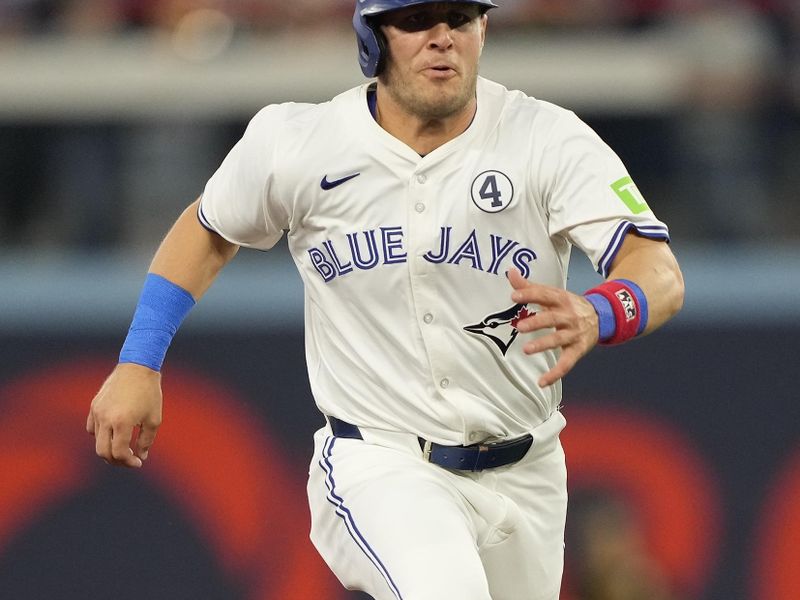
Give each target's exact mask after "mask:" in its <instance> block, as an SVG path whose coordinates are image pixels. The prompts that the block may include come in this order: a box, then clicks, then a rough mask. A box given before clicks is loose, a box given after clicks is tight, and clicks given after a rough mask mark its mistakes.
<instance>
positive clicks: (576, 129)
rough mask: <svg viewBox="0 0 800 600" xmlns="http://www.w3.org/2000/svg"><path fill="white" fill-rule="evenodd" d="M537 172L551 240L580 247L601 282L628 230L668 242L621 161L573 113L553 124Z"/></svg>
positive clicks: (659, 222) (666, 232) (665, 229)
mask: <svg viewBox="0 0 800 600" xmlns="http://www.w3.org/2000/svg"><path fill="white" fill-rule="evenodd" d="M542 170H543V173H542V175H543V177H542V179H541V181H544V182H545V186H546V189H545V190H544V192H543V197H544V198H545V201H546V204H547V213H548V215H549V225H548V227H549V233H550V235H551V236H557V235H560V236H563V237H565V238H566V239H568V240H569V241H570V242H571V243H573V244H574V245H575V246H577V247H578V248H580V249H581V250H582V251H583V252H584V253H585V254H586V256H588V257H589V260H591V262H592V264H593V265H594V267H595V269H596V270H597V271H598V272H599V273H600V274H601V275H602V276H603V277H606V276H607V275H608V271H609V269H610V267H611V263H612V262H613V260H614V257H615V256H616V254H617V252H618V250H619V248H620V246H621V244H622V241H623V239H624V238H625V234H626V233H628V232H629V231H634V232H636V233H638V234H639V235H641V236H644V237H648V238H651V239H656V240H664V241H668V240H669V230H668V229H667V226H666V225H665V224H664V223H662V222H661V221H659V220H658V219H657V218H656V216H655V214H653V211H652V210H651V209H650V207H649V206H648V205H647V202H646V201H645V199H644V197H643V196H642V194H641V193H640V192H639V190H638V188H637V187H636V184H635V183H634V182H633V179H631V177H630V175H629V174H628V172H627V170H626V169H625V165H623V163H622V161H621V160H620V158H619V157H618V156H617V155H616V153H615V152H614V151H613V150H612V149H611V148H610V147H609V146H608V145H607V144H606V143H605V142H603V140H602V139H600V137H599V136H598V135H597V134H596V133H595V132H594V131H593V130H592V129H591V128H590V127H589V126H588V125H586V124H585V123H583V122H582V121H581V120H580V119H578V117H577V116H575V115H574V114H573V113H571V112H568V111H565V113H564V114H563V115H562V116H561V117H560V118H559V119H558V121H557V122H556V124H555V125H554V128H553V131H552V132H551V137H550V141H549V143H548V147H547V149H546V152H545V154H544V157H543V164H542Z"/></svg>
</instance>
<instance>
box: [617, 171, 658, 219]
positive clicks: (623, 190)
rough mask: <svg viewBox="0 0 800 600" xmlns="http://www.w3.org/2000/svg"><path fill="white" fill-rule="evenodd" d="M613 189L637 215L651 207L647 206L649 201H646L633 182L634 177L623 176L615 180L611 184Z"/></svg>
mask: <svg viewBox="0 0 800 600" xmlns="http://www.w3.org/2000/svg"><path fill="white" fill-rule="evenodd" d="M611 189H612V190H614V193H615V194H616V195H617V196H618V197H619V199H620V200H622V201H623V202H624V203H625V206H627V207H628V208H629V209H630V210H631V212H632V213H633V214H635V215H638V214H639V213H643V212H644V211H646V210H648V209H649V208H650V207H649V206H647V202H645V199H644V196H642V193H641V192H640V191H639V188H637V187H636V184H635V183H633V179H631V178H630V177H623V178H622V179H619V180H618V181H615V182H614V183H612V184H611Z"/></svg>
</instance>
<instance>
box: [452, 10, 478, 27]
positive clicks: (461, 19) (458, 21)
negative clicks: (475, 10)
mask: <svg viewBox="0 0 800 600" xmlns="http://www.w3.org/2000/svg"><path fill="white" fill-rule="evenodd" d="M476 17H477V15H472V14H468V13H464V12H457V11H452V12H449V13H448V14H447V25H448V26H449V27H450V29H458V28H459V27H463V26H464V25H468V24H469V23H471V22H472V20H473V19H475V18H476Z"/></svg>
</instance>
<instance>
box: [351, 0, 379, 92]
mask: <svg viewBox="0 0 800 600" xmlns="http://www.w3.org/2000/svg"><path fill="white" fill-rule="evenodd" d="M353 29H355V30H356V38H357V41H358V63H359V65H360V66H361V71H362V72H363V73H364V76H365V77H377V76H378V75H380V74H381V72H382V71H383V68H384V66H385V64H386V39H385V38H384V36H383V33H382V32H381V31H380V28H379V27H378V26H377V25H375V26H374V27H373V26H372V25H371V24H370V23H368V22H367V19H366V18H365V17H362V16H361V13H360V12H359V10H358V7H356V12H355V14H354V15H353Z"/></svg>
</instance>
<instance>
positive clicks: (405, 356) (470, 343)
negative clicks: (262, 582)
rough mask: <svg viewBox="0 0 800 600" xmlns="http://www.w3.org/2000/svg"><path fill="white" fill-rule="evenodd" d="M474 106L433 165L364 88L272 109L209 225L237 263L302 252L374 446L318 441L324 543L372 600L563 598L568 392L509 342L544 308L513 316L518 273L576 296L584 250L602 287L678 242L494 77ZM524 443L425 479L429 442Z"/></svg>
mask: <svg viewBox="0 0 800 600" xmlns="http://www.w3.org/2000/svg"><path fill="white" fill-rule="evenodd" d="M477 93H478V108H477V113H476V115H475V118H474V120H473V122H472V123H471V125H470V127H469V128H468V129H467V131H465V132H464V133H463V134H462V135H460V136H458V137H457V138H455V139H453V140H451V141H450V142H448V143H447V144H445V145H443V146H441V147H440V148H438V149H436V150H435V151H433V152H431V153H430V154H428V155H427V156H425V157H420V156H419V155H418V154H416V153H415V152H414V151H413V150H412V149H411V148H409V147H408V146H406V145H405V144H403V143H402V142H400V141H399V140H397V139H396V138H394V137H392V136H391V135H389V134H388V133H387V132H386V131H384V130H383V129H382V128H381V127H380V126H379V125H378V124H377V123H376V122H375V120H374V119H373V117H372V115H371V114H370V112H369V109H368V104H367V94H368V84H367V85H364V86H361V87H358V88H355V89H352V90H350V91H347V92H345V93H343V94H341V95H340V96H337V97H336V98H334V99H333V100H332V101H330V102H327V103H324V104H319V105H309V104H283V105H276V106H269V107H267V108H265V109H264V110H262V111H261V112H260V113H259V114H258V115H256V117H255V118H254V119H253V120H252V121H251V123H250V125H249V127H248V128H247V131H246V133H245V135H244V136H243V138H242V139H241V140H240V141H239V143H238V144H237V145H236V146H235V147H234V148H233V150H232V151H231V153H230V154H229V155H228V157H227V158H226V159H225V161H224V162H223V164H222V165H221V167H220V168H219V170H218V171H217V172H216V173H215V174H214V176H213V177H212V178H211V179H210V180H209V182H208V184H207V185H206V188H205V191H204V194H203V198H202V201H201V204H200V211H199V216H200V220H201V222H202V223H203V224H204V225H205V226H206V227H208V228H209V229H211V230H213V231H216V232H217V233H219V234H220V235H222V236H223V237H224V238H226V239H228V240H229V241H231V242H234V243H237V244H240V245H242V246H247V247H253V248H258V249H262V250H265V249H269V248H271V247H272V246H273V245H274V244H275V243H276V242H277V241H278V240H279V239H280V238H281V236H282V235H283V233H284V231H286V232H288V243H289V249H290V251H291V254H292V256H293V258H294V261H295V263H296V265H297V268H298V270H299V272H300V275H301V277H302V279H303V282H304V286H305V322H306V333H305V335H306V358H307V363H308V373H309V379H310V383H311V389H312V392H313V395H314V398H315V401H316V403H317V406H318V407H319V409H320V411H322V413H324V414H326V415H332V416H335V417H337V418H339V419H342V420H344V421H347V422H350V423H353V424H355V425H357V426H359V427H360V428H361V431H362V433H363V435H364V438H365V439H364V440H363V441H361V440H350V439H342V438H332V437H331V436H330V430H329V428H327V427H326V428H323V429H322V430H320V431H319V432H318V433H317V435H316V438H315V455H314V459H313V461H312V464H311V471H310V478H309V489H308V491H309V500H310V504H311V512H312V539H313V540H314V543H315V544H316V546H317V548H318V550H319V551H320V553H321V554H322V556H323V557H324V558H325V559H326V561H327V562H328V564H329V565H330V566H331V568H332V570H333V571H334V572H335V573H336V575H337V576H338V577H339V578H340V580H341V581H342V582H343V583H344V584H345V585H346V586H347V587H350V588H352V589H361V590H364V591H367V592H369V593H371V594H372V595H373V596H375V597H376V598H403V599H405V600H410V599H414V600H419V599H423V598H456V597H457V598H461V599H475V600H479V599H480V600H483V599H485V598H489V597H491V598H494V599H495V600H497V599H501V598H508V599H518V598H523V597H524V598H528V599H534V600H555V599H556V598H557V597H558V587H559V584H560V578H561V565H562V562H563V538H564V521H565V515H566V500H567V492H566V473H565V467H564V459H563V452H562V451H561V446H560V444H559V442H558V433H559V432H560V430H561V428H562V427H563V425H564V419H563V417H562V416H561V413H560V412H559V411H558V407H559V404H560V401H561V385H560V383H557V384H555V385H552V386H550V387H548V388H546V389H542V388H540V387H539V386H538V385H537V383H536V382H537V380H538V379H539V377H540V376H541V375H542V373H544V372H545V371H547V370H549V369H550V368H551V367H552V366H553V364H555V362H556V360H557V354H556V352H542V353H540V354H537V355H534V356H526V355H525V354H524V353H523V352H522V349H521V348H522V345H523V344H522V343H521V342H519V341H518V340H517V337H518V332H517V330H516V321H517V319H519V318H522V317H524V316H525V314H526V313H529V312H533V311H535V310H536V308H537V307H536V306H522V305H515V304H514V303H513V302H512V301H511V299H510V295H511V292H512V289H511V286H510V285H509V283H508V281H507V280H506V278H505V272H506V271H507V270H508V269H509V268H511V267H516V268H518V269H519V270H520V271H521V272H522V274H523V276H525V277H527V278H529V279H530V280H531V281H535V282H538V283H543V284H547V285H551V286H557V287H564V286H565V284H566V279H567V266H568V263H569V255H570V250H571V247H572V245H576V246H578V247H579V248H580V249H581V250H582V251H583V252H584V253H585V254H586V255H587V256H588V257H589V259H590V260H591V261H592V262H593V264H594V265H595V267H596V268H597V269H598V271H600V273H602V274H603V275H605V274H606V273H607V271H608V269H609V266H610V264H611V262H612V261H613V258H614V256H615V254H616V252H617V250H618V249H619V246H620V244H621V243H622V239H623V238H624V235H625V233H626V232H627V231H629V230H631V229H634V230H636V231H637V232H638V233H639V234H641V235H644V236H647V237H652V238H655V239H668V231H667V228H666V226H665V225H664V224H663V223H662V222H660V221H659V220H657V219H656V217H655V216H654V215H653V213H652V211H651V210H650V209H649V208H648V206H647V204H646V203H645V202H644V200H643V199H642V197H641V195H640V194H639V193H638V191H637V190H636V187H635V185H634V184H633V182H632V180H631V179H630V177H629V175H628V173H627V171H626V170H625V167H624V165H623V164H622V162H621V161H620V160H619V158H618V157H617V156H616V155H615V154H614V152H613V151H612V150H611V149H610V148H609V147H608V146H607V145H606V144H605V143H603V142H602V141H601V140H600V138H599V137H598V136H597V135H596V134H595V133H594V132H593V131H592V130H591V129H590V128H589V127H587V126H586V125H585V124H583V123H582V122H581V121H580V120H579V119H578V118H577V117H576V116H575V115H574V114H572V113H571V112H569V111H566V110H564V109H561V108H559V107H556V106H554V105H552V104H549V103H547V102H543V101H539V100H536V99H534V98H530V97H527V96H526V95H524V94H523V93H521V92H510V91H508V90H506V89H505V88H504V87H502V86H500V85H498V84H496V83H493V82H490V81H488V80H485V79H482V78H481V79H479V80H478V90H477ZM526 335H530V334H526ZM522 337H525V336H522ZM531 432H532V433H533V435H534V444H533V447H532V449H531V450H530V451H529V452H528V454H527V455H526V457H525V458H524V459H523V460H522V461H520V462H518V463H516V464H514V465H510V466H506V467H500V468H496V469H490V470H487V471H484V472H481V473H477V474H473V473H464V472H456V471H449V470H446V469H442V468H440V467H438V466H435V465H431V464H429V463H426V462H424V460H423V459H422V452H421V450H420V447H419V444H418V442H417V436H420V437H423V438H425V439H428V440H431V441H433V442H437V443H440V444H448V445H462V444H463V445H469V444H473V443H476V442H483V441H487V442H494V441H502V440H506V439H513V438H517V437H519V436H521V435H524V434H527V433H531ZM481 567H482V568H481ZM465 573H466V574H467V575H468V576H466V575H465Z"/></svg>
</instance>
